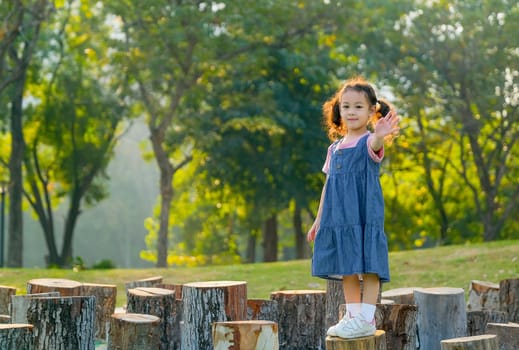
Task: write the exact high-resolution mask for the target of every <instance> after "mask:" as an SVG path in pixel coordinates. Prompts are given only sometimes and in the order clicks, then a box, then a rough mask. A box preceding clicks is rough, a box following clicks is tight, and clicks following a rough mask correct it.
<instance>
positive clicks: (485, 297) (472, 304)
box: [467, 280, 499, 311]
mask: <svg viewBox="0 0 519 350" xmlns="http://www.w3.org/2000/svg"><path fill="white" fill-rule="evenodd" d="M467 310H468V311H476V310H499V284H496V283H491V282H484V281H476V280H473V281H471V282H470V289H469V300H468V302H467Z"/></svg>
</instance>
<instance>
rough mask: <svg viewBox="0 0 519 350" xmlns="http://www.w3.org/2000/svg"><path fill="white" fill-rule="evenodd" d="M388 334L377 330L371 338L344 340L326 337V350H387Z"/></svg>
mask: <svg viewBox="0 0 519 350" xmlns="http://www.w3.org/2000/svg"><path fill="white" fill-rule="evenodd" d="M386 349H387V348H386V333H385V332H384V331H383V330H377V331H376V333H375V335H373V336H371V337H361V338H353V339H342V338H339V337H330V336H327V337H326V350H386Z"/></svg>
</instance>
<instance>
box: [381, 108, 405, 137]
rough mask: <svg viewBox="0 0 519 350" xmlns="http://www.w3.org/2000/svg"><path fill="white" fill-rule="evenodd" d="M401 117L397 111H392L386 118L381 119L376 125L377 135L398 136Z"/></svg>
mask: <svg viewBox="0 0 519 350" xmlns="http://www.w3.org/2000/svg"><path fill="white" fill-rule="evenodd" d="M399 122H400V117H399V116H398V115H397V114H396V112H395V111H390V112H389V113H388V114H387V115H386V116H385V117H384V118H380V119H379V120H378V121H377V124H376V125H375V135H376V136H378V137H385V136H387V135H389V134H395V135H396V134H398V132H399V131H400V127H399V126H398V123H399Z"/></svg>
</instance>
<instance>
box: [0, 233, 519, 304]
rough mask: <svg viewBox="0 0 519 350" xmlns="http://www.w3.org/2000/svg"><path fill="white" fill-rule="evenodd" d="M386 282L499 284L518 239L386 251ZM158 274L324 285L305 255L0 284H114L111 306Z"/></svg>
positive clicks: (267, 284)
mask: <svg viewBox="0 0 519 350" xmlns="http://www.w3.org/2000/svg"><path fill="white" fill-rule="evenodd" d="M389 260H390V269H391V282H389V283H387V284H385V285H384V290H388V289H394V288H403V287H458V288H464V289H465V290H466V291H467V288H468V286H469V284H470V281H472V280H481V281H488V282H494V283H499V281H501V280H503V279H509V278H519V240H514V241H498V242H491V243H478V244H466V245H457V246H448V247H439V248H429V249H421V250H411V251H401V252H392V253H390V255H389ZM153 276H162V277H163V281H164V283H171V284H182V283H187V282H194V281H246V282H247V293H248V297H249V298H251V299H252V298H255V299H268V298H270V293H271V292H273V291H278V290H293V289H325V288H326V281H324V280H321V279H318V278H314V277H312V276H311V274H310V260H295V261H284V262H276V263H258V264H242V265H228V266H209V267H197V268H168V269H156V268H153V269H111V270H83V271H73V270H60V269H29V268H27V269H25V268H24V269H12V268H3V269H0V284H1V285H6V286H13V287H16V288H17V294H25V293H26V285H27V281H29V280H31V279H36V278H66V279H71V280H75V281H79V282H90V283H106V284H115V285H117V287H118V295H117V305H118V306H122V305H124V304H125V302H126V295H125V288H124V284H125V282H129V281H134V280H138V279H143V278H148V277H153Z"/></svg>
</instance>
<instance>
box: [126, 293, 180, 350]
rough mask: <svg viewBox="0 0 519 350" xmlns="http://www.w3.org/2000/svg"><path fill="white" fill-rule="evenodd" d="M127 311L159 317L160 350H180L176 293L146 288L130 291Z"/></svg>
mask: <svg viewBox="0 0 519 350" xmlns="http://www.w3.org/2000/svg"><path fill="white" fill-rule="evenodd" d="M127 311H128V312H129V313H135V314H147V315H153V316H157V317H158V318H159V319H160V347H159V349H160V350H174V349H180V317H179V316H180V314H179V312H178V310H177V309H176V304H175V291H173V290H169V289H163V288H145V287H140V288H134V289H130V290H128V306H127Z"/></svg>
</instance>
